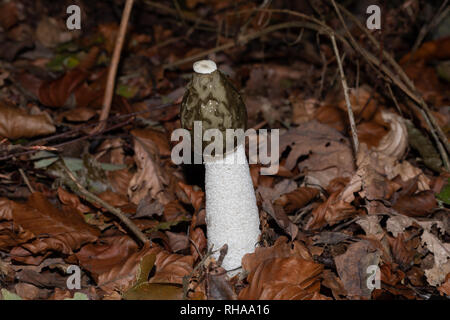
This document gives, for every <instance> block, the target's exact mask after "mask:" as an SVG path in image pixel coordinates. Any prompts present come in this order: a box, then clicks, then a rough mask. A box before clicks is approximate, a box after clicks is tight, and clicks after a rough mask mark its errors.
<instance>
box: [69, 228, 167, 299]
mask: <svg viewBox="0 0 450 320" xmlns="http://www.w3.org/2000/svg"><path fill="white" fill-rule="evenodd" d="M161 250H162V249H161V248H160V247H158V246H156V245H155V244H154V245H153V247H152V248H151V247H149V246H144V247H143V248H141V249H139V248H138V246H137V244H136V242H135V241H134V240H133V239H132V238H130V237H129V236H125V235H118V236H110V237H106V238H102V241H101V242H98V243H92V244H87V245H85V246H84V247H83V248H81V250H80V251H79V252H77V253H76V254H75V256H76V257H77V259H78V261H79V263H80V265H81V266H82V267H83V269H85V270H88V271H89V273H90V274H91V275H92V277H93V278H94V280H95V281H96V282H97V284H98V285H99V286H100V287H101V288H102V289H103V290H105V291H107V292H111V291H113V290H126V289H128V288H130V287H131V286H132V285H133V283H134V282H135V280H136V278H135V277H136V276H135V275H136V272H137V270H138V267H139V263H140V261H141V259H142V258H143V257H144V256H146V255H148V254H152V253H154V254H157V253H158V252H160V251H161Z"/></svg>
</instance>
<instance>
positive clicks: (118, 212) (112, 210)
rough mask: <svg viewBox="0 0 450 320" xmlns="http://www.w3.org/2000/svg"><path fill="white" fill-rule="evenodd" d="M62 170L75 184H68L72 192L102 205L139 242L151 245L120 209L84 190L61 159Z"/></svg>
mask: <svg viewBox="0 0 450 320" xmlns="http://www.w3.org/2000/svg"><path fill="white" fill-rule="evenodd" d="M61 163H62V168H63V170H64V171H65V172H66V174H67V176H68V177H69V178H70V180H72V182H73V183H74V184H75V186H74V185H72V184H67V185H68V186H69V187H70V188H71V189H72V191H74V192H75V193H77V194H78V195H81V196H84V197H85V198H86V200H87V201H89V202H90V203H92V204H97V205H101V206H102V207H103V208H105V209H107V210H108V211H109V212H110V213H112V214H113V215H114V216H116V217H117V218H118V219H119V220H120V221H121V222H123V224H125V225H126V226H127V228H128V229H129V230H130V231H131V232H133V234H134V235H135V236H136V237H137V238H138V239H139V241H140V242H141V243H142V244H146V243H149V242H150V240H149V239H148V238H147V237H146V236H145V235H144V234H143V233H142V231H141V230H140V229H139V228H138V227H137V226H136V225H135V224H134V223H133V221H131V220H130V219H128V217H127V216H125V215H124V214H123V213H122V211H121V210H120V209H118V208H115V207H113V206H112V205H110V204H109V203H107V202H105V201H103V200H102V199H100V198H99V197H97V196H96V195H95V194H93V193H91V192H89V191H88V190H87V189H86V188H84V187H83V186H82V185H81V184H80V183H79V182H78V180H77V179H76V178H75V176H74V174H73V173H72V171H71V170H70V169H69V168H68V167H67V166H66V164H65V163H64V160H62V159H61Z"/></svg>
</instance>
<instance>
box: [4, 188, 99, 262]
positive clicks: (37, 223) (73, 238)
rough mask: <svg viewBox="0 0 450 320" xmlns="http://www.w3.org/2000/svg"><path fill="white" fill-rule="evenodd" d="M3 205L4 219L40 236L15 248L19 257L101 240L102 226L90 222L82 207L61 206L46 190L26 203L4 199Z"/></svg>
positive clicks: (75, 247) (33, 195)
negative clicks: (47, 195)
mask: <svg viewBox="0 0 450 320" xmlns="http://www.w3.org/2000/svg"><path fill="white" fill-rule="evenodd" d="M5 206H6V208H4V207H5ZM1 207H3V208H4V209H3V210H1V211H0V214H1V218H2V219H6V220H12V221H13V222H14V225H15V230H21V232H26V233H28V234H31V235H33V238H36V239H35V240H33V241H32V242H29V243H25V244H22V245H21V247H16V248H14V249H13V250H12V251H11V254H12V255H13V256H14V258H15V259H16V260H22V259H26V258H27V257H28V256H31V255H32V254H41V253H45V252H48V251H57V252H62V253H64V254H71V253H72V250H76V249H78V248H80V247H81V245H83V244H84V243H87V242H93V241H95V240H97V238H98V235H99V230H98V229H96V228H94V227H92V226H90V225H89V224H87V223H86V222H85V221H84V219H83V217H82V216H81V214H80V213H79V212H78V211H76V210H74V209H71V208H69V207H66V208H64V209H63V210H59V209H57V208H55V207H54V206H53V205H52V204H51V203H50V202H49V201H48V200H47V198H46V197H45V196H44V195H43V194H42V193H38V192H35V193H33V194H32V195H31V196H30V198H29V199H28V201H27V203H26V204H21V203H17V202H14V201H10V200H2V205H1Z"/></svg>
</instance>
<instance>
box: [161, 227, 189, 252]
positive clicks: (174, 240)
mask: <svg viewBox="0 0 450 320" xmlns="http://www.w3.org/2000/svg"><path fill="white" fill-rule="evenodd" d="M166 235H167V238H169V246H170V249H171V250H172V251H173V252H178V251H182V250H185V249H187V248H189V238H188V236H187V235H186V233H184V232H179V233H175V232H170V231H166Z"/></svg>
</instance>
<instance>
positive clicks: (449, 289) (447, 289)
mask: <svg viewBox="0 0 450 320" xmlns="http://www.w3.org/2000/svg"><path fill="white" fill-rule="evenodd" d="M437 289H438V290H439V292H440V293H441V294H442V295H444V294H445V295H446V296H447V297H450V272H449V273H447V276H446V277H445V281H444V282H443V283H442V284H441V285H440V286H439V287H438V288H437Z"/></svg>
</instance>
